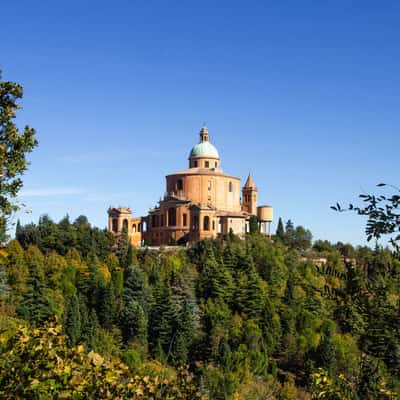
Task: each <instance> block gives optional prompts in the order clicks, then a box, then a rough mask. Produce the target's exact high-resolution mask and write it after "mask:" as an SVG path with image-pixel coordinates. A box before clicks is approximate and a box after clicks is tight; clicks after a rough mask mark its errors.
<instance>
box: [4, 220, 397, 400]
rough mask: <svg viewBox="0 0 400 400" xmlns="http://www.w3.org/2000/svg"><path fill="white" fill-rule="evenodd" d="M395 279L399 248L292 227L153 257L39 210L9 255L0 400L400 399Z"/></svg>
mask: <svg viewBox="0 0 400 400" xmlns="http://www.w3.org/2000/svg"><path fill="white" fill-rule="evenodd" d="M318 260H319V261H318ZM321 260H323V261H322V262H321ZM399 284H400V259H399V257H398V254H397V253H395V252H394V251H392V250H390V249H388V248H382V247H379V246H376V247H375V248H374V249H372V248H370V247H363V246H360V247H353V246H352V245H350V244H343V243H335V244H333V243H330V242H328V241H320V240H316V241H314V242H312V236H311V232H310V231H308V230H307V229H305V228H303V227H295V226H294V225H293V223H292V222H291V221H288V222H287V223H286V226H284V224H283V223H282V221H281V220H280V221H279V224H278V229H277V232H276V234H275V235H274V236H273V238H272V240H269V239H268V238H266V237H265V236H263V235H261V234H259V233H258V232H253V233H251V234H248V235H247V236H246V237H245V238H244V239H239V238H238V237H235V236H234V235H230V236H229V237H228V238H227V239H226V240H224V241H222V240H213V241H209V240H206V241H201V242H198V243H197V244H195V245H193V246H192V247H190V248H184V247H182V248H180V247H175V248H172V249H170V248H160V249H159V250H151V249H148V248H140V249H137V248H133V247H132V246H131V245H130V244H129V240H128V237H127V235H126V234H123V235H121V236H120V237H119V238H118V240H115V239H114V237H113V236H112V235H111V234H110V233H108V232H107V231H106V230H101V229H98V228H96V227H93V226H92V225H91V224H90V223H89V221H88V220H87V218H86V217H84V216H80V217H78V218H77V219H76V220H75V221H73V222H71V221H70V219H69V218H68V216H67V217H65V218H63V219H62V220H61V221H59V222H54V221H52V220H51V219H50V218H49V217H48V216H43V217H41V218H40V220H39V222H38V223H37V224H28V225H24V226H22V225H21V224H19V223H18V224H17V226H16V235H15V239H13V240H11V241H9V242H8V244H7V246H6V247H5V248H4V249H3V250H2V252H1V265H0V332H1V336H0V351H1V357H0V395H1V398H4V399H25V398H30V399H47V398H48V399H55V398H71V399H89V398H99V399H100V398H104V399H106V398H109V399H196V398H198V399H216V400H219V399H260V400H261V399H281V400H290V399H360V400H361V399H362V400H364V399H397V398H399V393H400V381H399V372H400V331H399V329H398V327H399V316H400V308H399V304H400V302H399V294H400V293H399V292H400V285H399Z"/></svg>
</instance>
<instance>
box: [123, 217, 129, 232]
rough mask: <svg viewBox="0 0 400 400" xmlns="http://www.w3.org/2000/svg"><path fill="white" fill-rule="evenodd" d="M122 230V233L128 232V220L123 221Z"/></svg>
mask: <svg viewBox="0 0 400 400" xmlns="http://www.w3.org/2000/svg"><path fill="white" fill-rule="evenodd" d="M122 229H123V230H124V231H128V220H127V219H124V221H123V222H122Z"/></svg>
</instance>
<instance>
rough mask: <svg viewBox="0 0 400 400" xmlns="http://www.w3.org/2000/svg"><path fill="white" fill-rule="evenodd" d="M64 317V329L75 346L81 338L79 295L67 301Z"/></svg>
mask: <svg viewBox="0 0 400 400" xmlns="http://www.w3.org/2000/svg"><path fill="white" fill-rule="evenodd" d="M66 303H67V304H66V310H65V315H64V329H65V333H66V334H67V335H68V337H69V341H70V344H71V345H72V346H74V345H75V344H77V343H78V341H79V339H80V338H81V315H80V310H79V300H78V297H77V295H76V294H75V293H74V294H71V295H69V296H68V298H67V300H66Z"/></svg>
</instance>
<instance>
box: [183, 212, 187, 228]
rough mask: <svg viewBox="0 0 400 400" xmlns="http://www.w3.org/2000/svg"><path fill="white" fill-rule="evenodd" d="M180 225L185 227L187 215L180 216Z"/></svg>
mask: <svg viewBox="0 0 400 400" xmlns="http://www.w3.org/2000/svg"><path fill="white" fill-rule="evenodd" d="M182 225H183V226H187V215H186V214H183V215H182Z"/></svg>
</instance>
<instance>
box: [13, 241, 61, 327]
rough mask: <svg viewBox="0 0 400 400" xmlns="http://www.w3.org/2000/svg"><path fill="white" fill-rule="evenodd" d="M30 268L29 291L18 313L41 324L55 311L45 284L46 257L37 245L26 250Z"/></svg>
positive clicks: (24, 296)
mask: <svg viewBox="0 0 400 400" xmlns="http://www.w3.org/2000/svg"><path fill="white" fill-rule="evenodd" d="M26 263H27V266H28V270H29V276H28V279H27V291H26V292H25V293H24V295H23V298H22V301H21V303H20V304H19V306H18V308H17V312H18V314H19V315H20V316H21V317H22V318H24V319H27V320H30V321H31V322H32V323H33V324H35V325H39V324H40V323H42V322H43V321H45V320H47V319H48V318H50V317H51V316H52V315H53V313H54V306H53V301H52V299H51V297H50V291H49V289H48V287H46V285H45V278H44V258H43V255H42V253H41V252H40V250H39V249H38V248H37V247H34V246H30V247H29V248H28V250H27V252H26Z"/></svg>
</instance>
